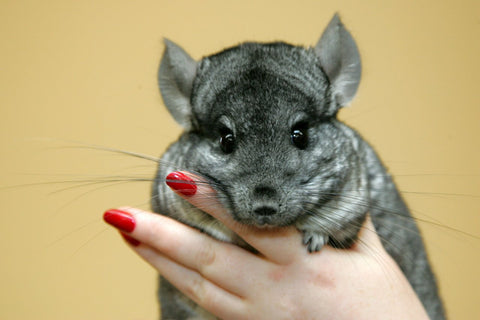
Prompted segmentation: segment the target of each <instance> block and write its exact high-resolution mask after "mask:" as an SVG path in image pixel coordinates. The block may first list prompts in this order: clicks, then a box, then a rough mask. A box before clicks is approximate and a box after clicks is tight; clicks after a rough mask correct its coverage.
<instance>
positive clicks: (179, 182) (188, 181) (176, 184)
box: [165, 171, 197, 196]
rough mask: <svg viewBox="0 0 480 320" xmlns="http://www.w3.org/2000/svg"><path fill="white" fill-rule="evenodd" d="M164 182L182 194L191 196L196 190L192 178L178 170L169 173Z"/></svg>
mask: <svg viewBox="0 0 480 320" xmlns="http://www.w3.org/2000/svg"><path fill="white" fill-rule="evenodd" d="M165 182H166V183H167V185H168V186H169V187H170V188H172V189H173V190H175V191H177V192H179V193H181V194H183V195H184V196H193V195H194V194H195V193H196V192H197V186H196V185H195V182H194V181H193V180H192V178H190V177H189V176H187V175H185V174H183V173H181V172H178V171H175V172H172V173H170V174H169V175H168V176H167V179H166V181H165Z"/></svg>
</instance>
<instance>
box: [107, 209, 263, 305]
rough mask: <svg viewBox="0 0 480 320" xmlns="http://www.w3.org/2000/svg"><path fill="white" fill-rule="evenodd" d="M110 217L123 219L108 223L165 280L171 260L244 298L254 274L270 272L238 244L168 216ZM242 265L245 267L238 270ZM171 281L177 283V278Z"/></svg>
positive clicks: (135, 213)
mask: <svg viewBox="0 0 480 320" xmlns="http://www.w3.org/2000/svg"><path fill="white" fill-rule="evenodd" d="M108 214H110V215H114V214H117V215H118V216H119V217H120V218H119V219H117V220H119V221H121V223H120V224H116V223H115V222H114V221H112V218H111V217H109V218H107V219H106V220H107V222H109V223H111V224H113V225H114V226H116V227H117V228H119V229H121V230H122V231H124V234H125V233H126V234H127V238H126V240H127V241H128V242H129V243H130V244H131V245H132V246H133V249H134V250H135V251H137V253H139V254H140V255H141V256H142V257H143V258H145V259H146V260H147V261H148V262H149V263H150V264H152V265H153V266H154V267H155V268H157V269H158V270H159V271H160V273H161V274H163V275H164V276H165V277H167V275H165V272H167V273H171V272H172V271H170V270H167V269H165V268H164V266H165V265H166V264H167V262H166V261H170V264H172V263H174V264H176V265H180V266H182V268H183V269H182V270H189V271H191V272H194V274H197V277H198V276H201V277H203V278H205V279H207V280H208V281H209V282H211V284H212V285H213V284H215V285H216V286H219V287H221V288H223V289H225V290H227V291H228V292H231V293H233V294H235V295H237V296H240V297H243V296H245V295H246V293H247V288H248V287H250V286H252V285H253V284H252V283H251V281H252V280H251V277H250V275H251V272H253V271H256V272H266V271H262V270H264V269H266V268H267V267H268V266H267V263H266V261H264V260H262V259H261V258H259V257H257V256H255V255H253V254H251V253H249V252H247V251H245V250H243V249H241V248H239V247H237V246H235V245H232V244H228V243H223V242H220V241H217V240H215V239H213V238H211V237H209V236H207V235H205V234H203V233H201V232H199V231H197V230H196V229H193V228H190V227H188V226H186V225H184V224H182V223H180V222H178V221H176V220H173V219H170V218H168V217H165V216H161V215H158V214H154V213H150V212H146V211H143V210H140V209H135V208H121V209H120V210H109V211H107V213H106V214H105V215H108ZM125 221H128V222H125ZM112 222H113V223H112ZM140 244H143V245H140ZM145 247H148V248H149V249H150V250H151V249H153V250H155V253H156V255H155V254H151V253H149V251H145V250H146V249H145ZM142 252H147V253H149V254H148V255H144V254H142ZM239 265H243V268H238V266H239ZM174 275H176V274H174ZM189 276H190V278H191V277H192V276H193V274H192V273H189ZM167 278H168V277H167ZM168 279H169V280H172V282H173V279H170V278H168ZM177 281H181V279H178V280H177ZM190 281H193V280H190ZM195 281H197V282H198V280H195ZM195 283H196V282H195Z"/></svg>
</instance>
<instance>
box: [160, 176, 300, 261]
mask: <svg viewBox="0 0 480 320" xmlns="http://www.w3.org/2000/svg"><path fill="white" fill-rule="evenodd" d="M166 183H167V184H168V185H169V186H170V187H171V188H172V189H173V190H174V191H175V192H176V193H177V194H178V195H180V196H181V197H182V198H184V199H185V200H187V201H188V202H190V203H191V204H192V205H194V206H195V207H197V208H199V209H201V210H203V211H205V212H206V213H208V214H210V215H211V216H213V217H214V218H216V219H217V220H219V221H220V222H222V223H223V224H224V225H225V226H226V227H227V228H229V229H230V230H232V231H233V232H235V233H236V234H237V235H239V236H240V237H241V238H242V239H243V240H245V241H246V242H247V243H248V244H250V245H251V246H252V247H253V248H255V249H256V250H258V252H260V253H261V254H262V255H264V256H265V257H266V258H267V259H268V260H270V261H272V262H276V263H279V264H286V263H289V262H290V261H293V260H294V259H295V258H296V257H297V256H298V255H300V254H302V253H303V252H304V251H305V250H302V249H303V248H302V240H301V235H300V233H299V232H298V231H297V229H296V228H295V227H293V226H292V227H282V228H280V227H267V228H258V227H254V226H249V225H245V224H241V223H239V222H237V221H235V220H234V218H233V217H232V215H231V214H230V213H229V212H228V211H227V210H226V209H225V208H224V206H223V205H222V204H221V203H220V201H219V200H218V197H217V192H216V191H215V190H214V189H213V188H212V187H211V186H210V184H209V182H208V181H207V180H206V179H205V178H202V177H199V176H197V175H194V174H192V173H189V172H173V173H171V174H169V175H168V176H167V180H166Z"/></svg>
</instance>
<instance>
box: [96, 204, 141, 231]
mask: <svg viewBox="0 0 480 320" xmlns="http://www.w3.org/2000/svg"><path fill="white" fill-rule="evenodd" d="M103 220H105V222H106V223H108V224H110V225H112V226H114V227H115V228H117V229H120V230H122V231H124V232H132V231H133V229H135V219H134V218H133V216H132V214H131V213H128V212H125V211H121V210H118V209H110V210H108V211H106V212H105V213H104V214H103Z"/></svg>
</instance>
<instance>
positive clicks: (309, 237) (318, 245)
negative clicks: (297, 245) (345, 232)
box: [303, 231, 328, 253]
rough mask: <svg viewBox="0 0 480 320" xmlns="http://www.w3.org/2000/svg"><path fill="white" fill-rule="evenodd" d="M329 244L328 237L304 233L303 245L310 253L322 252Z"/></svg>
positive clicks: (309, 232) (314, 233)
mask: <svg viewBox="0 0 480 320" xmlns="http://www.w3.org/2000/svg"><path fill="white" fill-rule="evenodd" d="M327 243H328V236H327V235H323V234H320V233H316V232H312V231H304V233H303V244H304V245H305V246H306V247H307V250H308V252H309V253H313V252H317V251H320V250H321V249H322V248H323V246H324V245H326V244H327Z"/></svg>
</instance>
